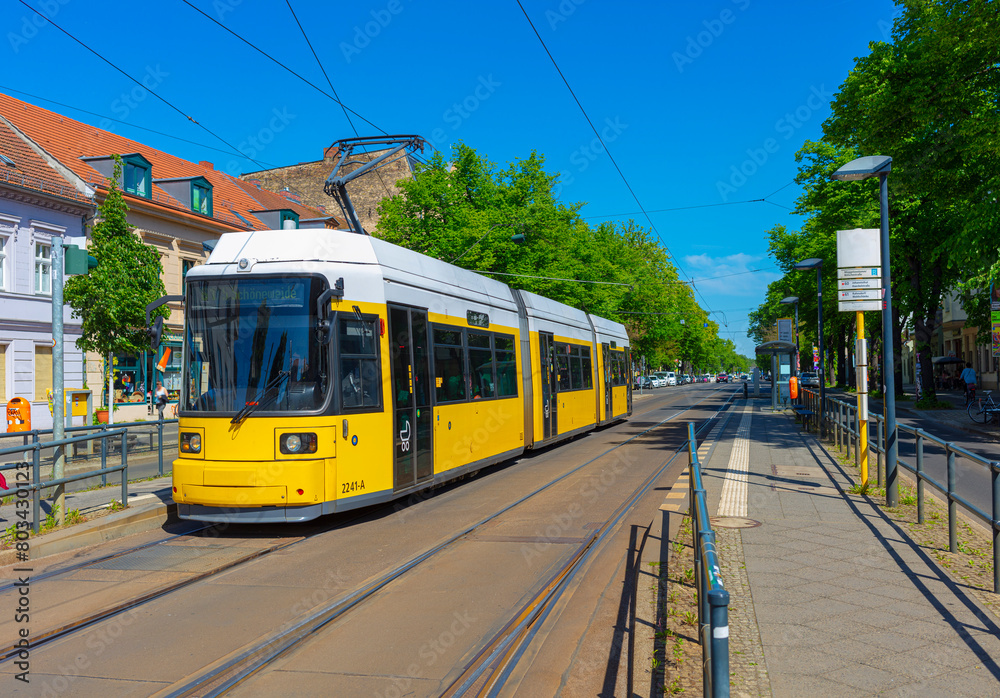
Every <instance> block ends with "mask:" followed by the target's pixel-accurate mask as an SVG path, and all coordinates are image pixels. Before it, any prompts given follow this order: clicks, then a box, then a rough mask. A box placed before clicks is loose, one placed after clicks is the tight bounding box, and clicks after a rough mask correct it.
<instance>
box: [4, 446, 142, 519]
mask: <svg viewBox="0 0 1000 698" xmlns="http://www.w3.org/2000/svg"><path fill="white" fill-rule="evenodd" d="M114 438H118V439H120V440H121V441H120V443H121V463H120V464H119V465H116V466H111V467H108V466H107V464H106V454H107V442H108V440H109V439H114ZM95 439H100V440H101V454H102V460H101V469H100V470H89V471H87V472H83V473H77V474H75V475H68V476H65V477H61V478H55V477H54V476H53V478H52V479H49V480H44V481H43V480H42V474H41V470H42V463H41V452H42V450H43V449H55V448H64V447H66V446H71V445H72V444H76V443H82V442H87V441H89V442H93V441H94V440H95ZM26 449H27V450H30V451H31V477H30V479H29V478H28V476H27V473H26V472H25V471H27V469H28V463H27V462H25V461H21V462H16V463H6V464H4V465H0V470H3V471H15V472H14V476H13V478H12V479H11V480H10V481H8V483H7V486H8V488H9V489H7V490H0V496H3V497H6V496H10V495H12V494H13V495H15V496H16V497H17V499H18V500H21V499H26V498H27V494H24V493H26V492H31V508H32V518H31V529H32V530H33V531H34V532H35V533H38V530H39V526H40V524H41V507H42V504H41V492H42V490H47V489H50V488H52V487H56V486H58V485H65V484H67V483H70V482H77V481H79V480H86V479H88V478H92V477H97V476H98V475H100V476H101V479H102V481H104V482H106V481H107V476H108V473H115V472H121V474H122V475H121V485H122V498H121V503H122V506H123V507H124V506H128V430H127V429H109V430H107V431H102V432H101V433H99V434H92V435H83V436H71V437H69V438H66V439H59V440H56V441H35V442H33V443H31V444H28V445H27V446H25V445H18V446H11V447H8V448H0V458H2V457H3V456H10V455H18V456H20V455H21V454H24V453H27V450H26ZM63 513H64V514H65V512H63ZM21 520H22V521H23V518H22V519H21ZM22 528H23V527H22Z"/></svg>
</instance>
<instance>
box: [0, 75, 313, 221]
mask: <svg viewBox="0 0 1000 698" xmlns="http://www.w3.org/2000/svg"><path fill="white" fill-rule="evenodd" d="M0 115H3V116H4V117H5V118H6V119H7V120H8V121H10V122H11V123H12V124H14V125H15V126H16V127H17V128H18V129H19V130H21V132H22V133H24V134H25V135H27V136H28V137H29V138H31V140H33V141H34V142H35V143H37V144H38V145H39V146H41V147H42V148H43V149H44V150H45V151H46V152H47V153H49V155H51V156H52V157H53V158H55V159H56V160H58V161H59V162H60V163H62V164H63V165H64V166H65V167H66V168H67V169H69V170H71V171H72V172H73V173H74V174H76V175H77V176H78V177H80V178H81V179H83V180H84V181H86V182H88V183H90V184H92V185H93V186H96V187H106V186H107V180H106V179H105V177H104V176H103V175H101V173H100V172H98V171H97V170H95V169H94V168H93V167H91V166H90V165H89V164H87V163H86V162H84V161H83V160H81V159H80V158H82V157H99V156H108V155H114V154H118V155H122V154H126V153H140V154H141V155H142V156H143V157H145V158H146V159H147V160H149V162H150V163H152V166H153V167H152V169H153V172H152V178H153V179H154V180H157V179H168V178H175V177H197V176H201V177H204V178H205V179H207V180H208V181H209V182H210V183H211V184H212V201H213V209H214V215H213V218H214V219H215V220H216V221H217V222H219V223H220V224H221V225H222V227H224V228H226V229H233V228H237V229H241V230H245V229H246V228H247V226H246V223H244V222H243V220H241V219H240V217H239V216H237V215H234V214H233V211H235V212H236V213H238V214H240V216H242V217H243V218H244V219H246V220H247V221H249V222H250V223H251V224H252V225H253V227H254V228H257V229H262V228H264V227H265V225H264V224H263V223H262V222H261V221H259V220H258V219H257V218H255V217H254V216H253V214H252V213H250V211H254V210H256V211H260V210H262V209H278V208H283V209H291V210H293V211H295V212H296V213H297V214H299V217H300V218H325V217H326V214H324V213H323V212H321V211H317V210H316V209H313V208H309V207H307V206H302V205H301V204H297V203H295V202H293V201H288V200H287V199H285V198H284V197H282V196H280V195H279V194H276V193H274V192H269V191H266V190H255V191H254V193H253V194H251V193H250V192H249V191H248V190H247V189H246V188H245V187H244V186H242V185H244V184H245V183H244V182H242V181H240V180H239V179H236V178H235V177H231V176H229V175H227V174H226V173H224V172H219V171H218V170H215V169H214V168H213V167H212V166H211V163H208V162H202V163H193V162H188V161H187V160H182V159H181V158H178V157H175V156H173V155H170V154H169V153H164V152H163V151H160V150H157V149H155V148H150V147H149V146H146V145H143V144H142V143H139V142H138V141H133V140H131V139H129V138H125V137H123V136H119V135H117V134H115V133H111V132H110V131H104V130H101V129H99V128H97V127H95V126H90V125H88V124H84V123H81V122H79V121H75V120H73V119H70V118H69V117H66V116H62V115H60V114H56V113H55V112H51V111H49V110H47V109H42V108H41V107H37V106H35V105H33V104H29V103H27V102H22V101H21V100H19V99H15V98H14V97H11V96H9V95H6V94H3V93H0ZM2 178H3V175H2V174H0V180H2ZM251 188H252V187H251ZM126 198H127V199H128V200H129V201H130V202H131V201H133V200H137V201H142V200H143V197H137V196H133V195H131V194H126ZM274 200H277V201H278V202H280V205H278V204H275V203H274ZM146 201H149V200H146ZM151 201H152V202H153V203H154V204H156V205H161V206H165V207H168V208H172V209H179V210H182V211H185V212H187V213H189V214H191V215H193V216H199V217H201V216H200V214H195V213H193V212H192V211H191V209H190V208H188V207H186V206H184V205H183V204H181V203H180V202H178V201H177V200H176V199H174V198H173V197H171V196H170V195H169V194H167V192H165V191H164V190H163V189H161V188H160V187H159V186H158V185H157V184H156V182H155V181H154V182H153V183H152V199H151ZM265 202H267V203H265Z"/></svg>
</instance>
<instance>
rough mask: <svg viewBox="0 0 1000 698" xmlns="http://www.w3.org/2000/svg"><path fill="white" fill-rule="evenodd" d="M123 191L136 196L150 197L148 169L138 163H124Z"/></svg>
mask: <svg viewBox="0 0 1000 698" xmlns="http://www.w3.org/2000/svg"><path fill="white" fill-rule="evenodd" d="M125 191H127V192H128V193H129V194H135V195H136V196H144V197H146V198H147V199H148V198H149V197H150V191H149V168H148V167H145V166H143V165H141V164H139V163H134V162H126V163H125Z"/></svg>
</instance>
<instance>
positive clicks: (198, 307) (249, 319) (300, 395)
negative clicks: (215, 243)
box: [181, 276, 329, 413]
mask: <svg viewBox="0 0 1000 698" xmlns="http://www.w3.org/2000/svg"><path fill="white" fill-rule="evenodd" d="M322 292H323V283H322V281H321V280H319V279H317V278H313V277H307V276H295V277H289V276H286V277H256V278H253V277H246V276H244V277H237V278H228V277H227V278H225V279H206V280H198V279H190V278H189V280H188V282H187V336H186V341H185V342H184V347H185V350H184V376H185V380H184V393H183V395H182V396H181V405H182V407H181V409H182V410H186V411H190V412H230V413H231V412H236V411H238V410H242V409H243V408H244V407H247V406H248V405H249V406H251V407H253V408H254V409H255V410H256V411H258V412H259V413H267V412H289V411H292V412H295V411H314V410H317V409H319V408H321V407H322V406H323V404H324V403H325V401H326V393H327V390H328V382H329V379H328V366H329V355H328V349H327V345H326V344H322V345H321V344H319V343H318V342H316V340H315V337H316V300H317V298H318V297H319V295H320V294H321V293H322ZM255 403H256V404H255Z"/></svg>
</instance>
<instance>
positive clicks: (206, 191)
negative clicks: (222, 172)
mask: <svg viewBox="0 0 1000 698" xmlns="http://www.w3.org/2000/svg"><path fill="white" fill-rule="evenodd" d="M191 210H192V211H194V212H195V213H203V214H205V215H206V216H211V215H212V185H211V184H208V183H207V182H205V180H204V179H202V180H201V181H200V182H199V181H197V180H192V182H191Z"/></svg>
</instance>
